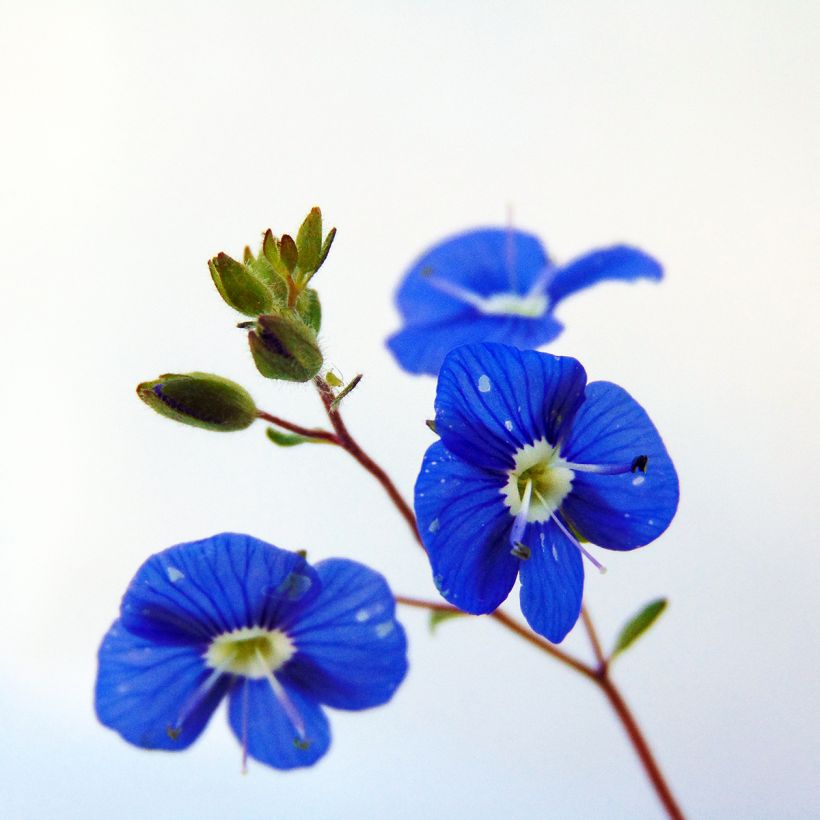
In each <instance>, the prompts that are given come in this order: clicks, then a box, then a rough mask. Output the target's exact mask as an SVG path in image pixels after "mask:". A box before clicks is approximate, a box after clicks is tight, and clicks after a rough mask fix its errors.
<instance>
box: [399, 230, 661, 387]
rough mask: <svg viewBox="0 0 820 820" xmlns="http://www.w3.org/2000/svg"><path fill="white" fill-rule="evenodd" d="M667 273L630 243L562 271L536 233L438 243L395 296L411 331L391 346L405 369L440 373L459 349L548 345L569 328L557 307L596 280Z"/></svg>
mask: <svg viewBox="0 0 820 820" xmlns="http://www.w3.org/2000/svg"><path fill="white" fill-rule="evenodd" d="M661 276H662V270H661V266H660V264H659V263H658V262H657V261H655V260H654V259H653V258H652V257H651V256H647V254H645V253H642V252H641V251H639V250H637V249H635V248H630V247H627V246H626V245H616V246H614V247H611V248H605V249H602V250H597V251H592V252H591V253H587V254H584V255H583V256H579V257H578V258H577V259H574V260H573V261H572V262H569V263H568V264H566V265H561V266H558V265H555V264H554V263H553V262H551V261H550V259H549V257H548V256H547V253H546V251H545V250H544V246H543V245H542V244H541V242H540V241H539V240H538V239H537V238H536V237H535V236H533V235H532V234H528V233H524V232H522V231H515V230H505V229H503V228H486V229H481V230H474V231H468V232H467V233H462V234H459V235H458V236H454V237H451V238H450V239H446V240H445V241H443V242H441V243H440V244H438V245H435V246H433V247H432V248H431V249H430V250H428V251H427V252H426V253H424V254H423V255H422V256H421V257H420V258H419V259H418V260H416V262H415V263H414V264H413V265H412V267H411V268H410V270H409V271H408V272H407V274H406V275H405V277H404V280H403V281H402V284H401V286H400V287H399V291H398V294H397V298H396V301H397V304H398V308H399V312H400V313H401V315H402V318H403V319H404V324H405V327H404V328H403V329H402V330H400V331H399V332H398V333H395V334H394V335H393V336H391V337H390V338H389V339H388V340H387V345H388V347H389V348H390V350H392V351H393V355H394V356H395V357H396V359H397V360H398V362H399V364H400V365H401V366H402V367H403V368H404V369H405V370H408V371H410V372H411V373H431V374H432V375H436V374H437V373H438V371H439V368H440V367H441V363H442V362H443V361H444V357H445V355H446V354H447V353H448V352H449V351H450V350H452V349H453V348H454V347H458V346H459V345H463V344H471V343H474V342H505V343H507V344H512V345H515V346H516V347H521V348H536V347H540V346H541V345H544V344H546V343H547V342H549V341H551V340H552V339H554V338H555V337H556V336H558V334H559V333H560V332H561V330H562V329H563V325H562V324H561V323H560V322H559V321H558V320H557V319H556V318H555V317H554V316H553V311H554V310H555V307H556V306H557V305H558V304H559V302H561V300H562V299H565V298H566V297H567V296H570V295H572V294H573V293H575V292H576V291H578V290H583V288H586V287H589V286H590V285H594V284H595V283H596V282H601V281H603V280H606V279H623V280H632V279H639V278H646V279H660V278H661Z"/></svg>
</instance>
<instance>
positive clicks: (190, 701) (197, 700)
mask: <svg viewBox="0 0 820 820" xmlns="http://www.w3.org/2000/svg"><path fill="white" fill-rule="evenodd" d="M234 657H235V656H234V655H231V656H230V657H228V658H226V659H225V660H224V661H223V662H222V663H221V664H220V665H219V666H217V667H216V668H215V669H214V670H213V671H212V672H211V674H210V675H208V677H207V678H205V680H204V681H202V683H200V684H199V686H197V688H196V689H194V691H193V692H192V693H191V694H190V695H189V696H188V698H187V699H186V701H185V703H183V704H182V709H180V711H179V717H177V719H176V721H175V722H174V723H173V725H171V726H169V727H168V729H167V730H166V731H167V732H168V736H169V737H170V738H171V740H176V739H177V738H178V737H179V734H180V732H181V731H182V726H183V724H184V723H185V721H186V720H188V718H189V717H190V716H191V713H192V712H193V711H194V710H195V709H196V708H197V707H198V706H199V705H200V704H201V703H202V701H203V700H205V698H206V697H207V696H208V693H209V692H210V691H211V689H213V688H214V684H216V682H217V681H218V680H219V678H221V677H222V675H224V674H225V670H226V669H227V668H228V667H229V666H230V664H231V661H233V659H234Z"/></svg>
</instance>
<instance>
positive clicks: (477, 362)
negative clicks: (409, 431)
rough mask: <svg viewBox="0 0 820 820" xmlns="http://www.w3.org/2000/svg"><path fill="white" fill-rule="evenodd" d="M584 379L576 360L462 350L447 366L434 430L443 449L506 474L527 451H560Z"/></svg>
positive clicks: (495, 349) (496, 348)
mask: <svg viewBox="0 0 820 820" xmlns="http://www.w3.org/2000/svg"><path fill="white" fill-rule="evenodd" d="M585 383H586V373H585V372H584V368H583V367H581V365H580V364H579V363H578V362H577V361H576V360H575V359H571V358H568V357H561V356H552V355H550V354H547V353H536V352H535V351H530V350H527V351H521V350H516V349H515V348H512V347H507V346H505V345H499V344H480V345H466V346H464V347H460V348H457V349H456V350H454V351H453V352H452V353H450V354H449V355H448V356H447V358H446V359H445V361H444V365H443V366H442V368H441V373H440V374H439V379H438V390H437V392H436V430H437V431H438V434H439V435H440V436H441V440H442V441H443V442H444V444H445V446H446V447H447V449H448V450H450V451H451V452H453V453H455V454H456V455H458V456H460V457H461V458H463V459H464V460H465V461H468V462H470V463H471V464H474V465H476V466H480V467H485V468H487V469H490V470H498V471H503V472H506V471H508V470H509V469H511V468H512V467H513V466H514V462H513V455H514V453H515V452H516V450H518V449H520V448H521V447H522V446H523V445H525V444H531V443H533V442H534V441H538V440H539V439H541V438H546V439H547V441H548V442H550V444H557V443H558V442H559V441H560V440H561V437H562V435H563V433H564V431H565V429H566V428H567V425H568V424H569V423H570V422H571V421H572V418H573V416H574V414H575V412H576V410H577V408H578V406H579V405H580V403H581V402H582V401H583V394H584V385H585Z"/></svg>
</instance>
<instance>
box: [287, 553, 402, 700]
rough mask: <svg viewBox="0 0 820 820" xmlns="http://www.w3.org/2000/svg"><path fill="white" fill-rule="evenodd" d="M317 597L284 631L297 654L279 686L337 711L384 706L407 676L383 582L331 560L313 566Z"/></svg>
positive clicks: (389, 594)
mask: <svg viewBox="0 0 820 820" xmlns="http://www.w3.org/2000/svg"><path fill="white" fill-rule="evenodd" d="M316 570H317V572H318V573H319V578H320V580H321V583H322V592H321V595H319V597H318V598H316V599H315V600H314V601H313V603H312V604H311V605H310V606H309V607H307V608H306V609H305V611H304V612H302V613H301V614H300V616H299V618H298V620H297V621H296V623H294V624H293V626H292V628H287V627H285V628H286V631H287V632H288V635H290V637H291V639H292V640H293V642H294V644H295V645H296V648H297V650H298V651H297V653H296V655H295V656H294V657H293V659H292V660H291V661H290V662H289V663H288V664H287V666H286V667H284V668H283V669H282V680H287V681H289V682H290V683H291V684H292V685H293V686H295V687H297V688H299V689H300V690H301V691H302V692H303V693H306V694H309V695H310V696H311V697H313V698H315V699H316V700H318V701H320V702H321V703H325V704H327V705H328V706H333V707H335V708H337V709H366V708H368V707H371V706H378V705H379V704H381V703H386V702H387V701H388V700H390V698H391V697H392V696H393V693H394V692H395V691H396V688H397V687H398V685H399V684H400V683H401V682H402V680H403V679H404V676H405V674H406V672H407V639H406V638H405V635H404V629H402V626H401V624H399V623H398V621H396V618H395V615H396V602H395V599H394V598H393V593H392V592H391V591H390V588H389V587H388V586H387V582H386V581H385V580H384V578H383V577H382V576H381V575H379V573H377V572H374V571H373V570H372V569H369V568H368V567H365V566H362V564H357V563H356V562H355V561H348V560H345V559H343V558H335V559H332V560H329V561H322V562H321V563H319V564H317V565H316Z"/></svg>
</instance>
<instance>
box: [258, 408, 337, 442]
mask: <svg viewBox="0 0 820 820" xmlns="http://www.w3.org/2000/svg"><path fill="white" fill-rule="evenodd" d="M256 417H257V418H259V419H263V420H264V421H268V422H270V423H271V424H275V425H276V426H277V427H281V428H282V429H284V430H290V431H291V432H292V433H298V434H299V435H300V436H304V437H305V438H318V439H322V441H329V442H330V443H331V444H339V441H338V440H337V438H336V436H335V435H333V433H331V432H330V431H329V430H319V429H317V428H312V429H311V428H309V427H302V426H301V425H300V424H294V423H293V422H292V421H288V420H287V419H281V418H279V416H273V415H271V414H270V413H266V412H265V411H264V410H257V411H256Z"/></svg>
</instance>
